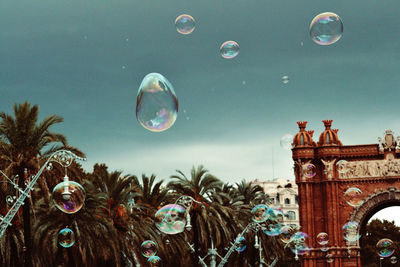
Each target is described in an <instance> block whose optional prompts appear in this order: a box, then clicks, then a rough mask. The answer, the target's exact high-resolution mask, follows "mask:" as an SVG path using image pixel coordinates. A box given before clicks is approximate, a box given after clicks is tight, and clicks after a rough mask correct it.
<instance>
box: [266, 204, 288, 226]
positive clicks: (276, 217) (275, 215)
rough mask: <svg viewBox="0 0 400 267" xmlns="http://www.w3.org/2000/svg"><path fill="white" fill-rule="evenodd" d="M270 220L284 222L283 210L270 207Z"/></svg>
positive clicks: (268, 211)
mask: <svg viewBox="0 0 400 267" xmlns="http://www.w3.org/2000/svg"><path fill="white" fill-rule="evenodd" d="M267 213H268V220H270V221H272V222H282V221H283V218H284V217H285V214H284V213H283V210H282V209H281V208H275V207H270V208H268V210H267Z"/></svg>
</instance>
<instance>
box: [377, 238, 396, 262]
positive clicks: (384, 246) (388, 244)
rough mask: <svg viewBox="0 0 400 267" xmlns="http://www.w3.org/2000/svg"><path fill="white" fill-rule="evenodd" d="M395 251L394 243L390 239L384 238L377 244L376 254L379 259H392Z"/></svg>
mask: <svg viewBox="0 0 400 267" xmlns="http://www.w3.org/2000/svg"><path fill="white" fill-rule="evenodd" d="M394 251H395V248H394V243H393V241H392V240H390V239H389V238H383V239H381V240H379V241H378V243H376V252H377V253H378V255H379V257H382V258H387V257H390V256H392V255H393V253H394Z"/></svg>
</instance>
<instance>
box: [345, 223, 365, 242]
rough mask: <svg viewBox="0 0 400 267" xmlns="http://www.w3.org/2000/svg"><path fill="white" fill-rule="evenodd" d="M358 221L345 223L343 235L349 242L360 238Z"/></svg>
mask: <svg viewBox="0 0 400 267" xmlns="http://www.w3.org/2000/svg"><path fill="white" fill-rule="evenodd" d="M358 227H359V225H358V223H357V222H348V223H346V224H345V225H343V227H342V229H343V236H344V239H345V240H347V241H349V242H355V241H357V240H358V239H360V237H361V235H360V234H358Z"/></svg>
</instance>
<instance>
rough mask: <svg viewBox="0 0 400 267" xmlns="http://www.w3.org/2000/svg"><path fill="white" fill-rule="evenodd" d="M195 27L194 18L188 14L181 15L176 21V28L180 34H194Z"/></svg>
mask: <svg viewBox="0 0 400 267" xmlns="http://www.w3.org/2000/svg"><path fill="white" fill-rule="evenodd" d="M195 25H196V22H195V21H194V18H193V17H192V16H190V15H187V14H183V15H180V16H178V17H177V18H176V19H175V27H176V30H177V31H178V32H179V33H180V34H185V35H186V34H190V33H192V32H193V31H194V27H195Z"/></svg>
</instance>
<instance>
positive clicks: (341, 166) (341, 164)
mask: <svg viewBox="0 0 400 267" xmlns="http://www.w3.org/2000/svg"><path fill="white" fill-rule="evenodd" d="M347 163H348V162H347V160H344V159H342V160H339V161H338V162H337V163H336V170H337V171H338V173H346V172H348V170H349V169H348V168H347Z"/></svg>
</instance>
